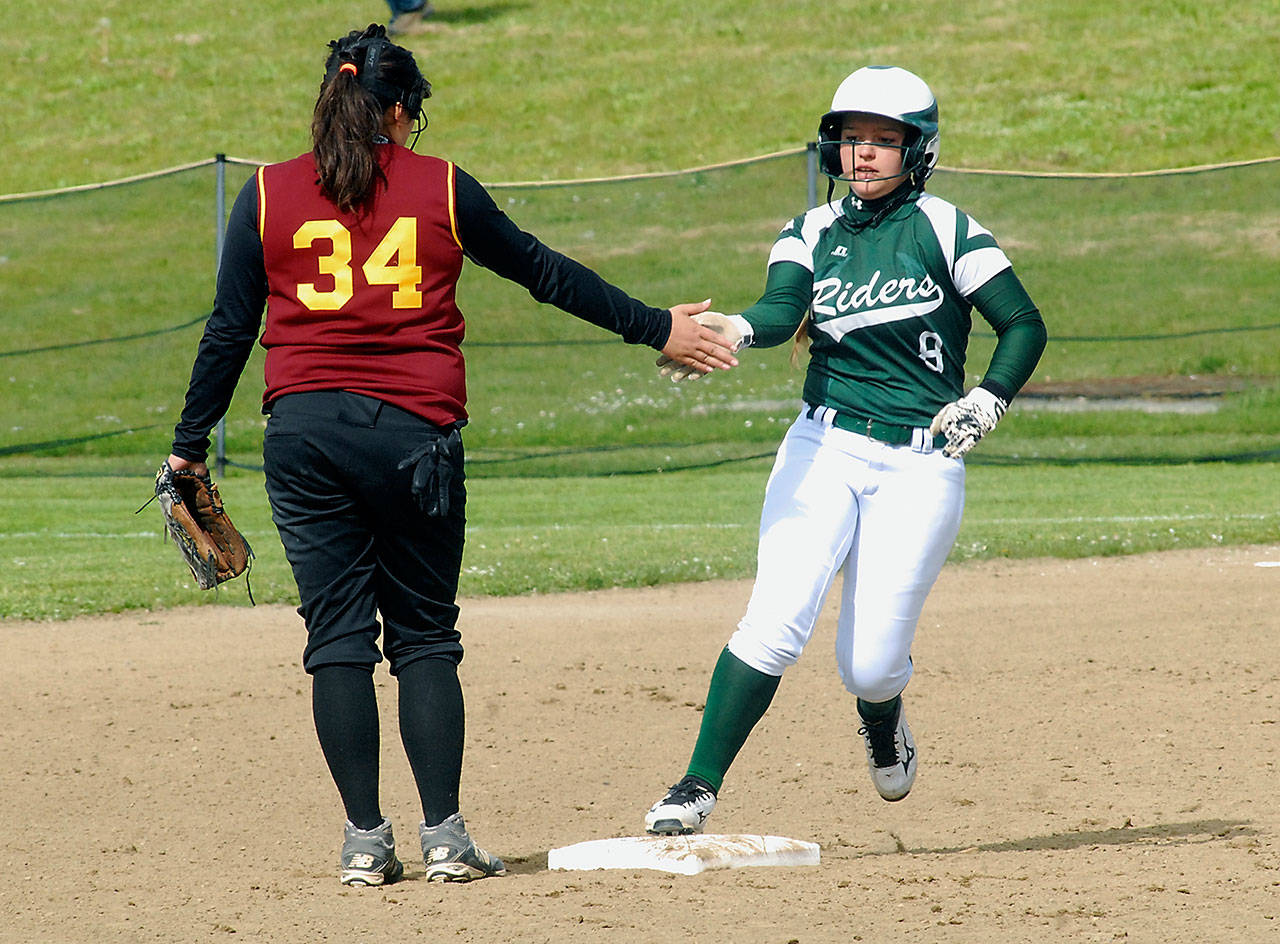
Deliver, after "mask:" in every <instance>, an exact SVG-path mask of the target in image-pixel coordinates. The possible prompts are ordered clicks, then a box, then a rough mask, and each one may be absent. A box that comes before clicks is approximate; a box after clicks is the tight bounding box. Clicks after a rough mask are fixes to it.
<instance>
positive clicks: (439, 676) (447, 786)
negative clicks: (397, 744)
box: [397, 659, 466, 826]
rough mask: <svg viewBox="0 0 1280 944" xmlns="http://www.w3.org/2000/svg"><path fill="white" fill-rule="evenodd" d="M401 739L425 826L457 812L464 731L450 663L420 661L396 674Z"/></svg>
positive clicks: (454, 669) (455, 674)
mask: <svg viewBox="0 0 1280 944" xmlns="http://www.w3.org/2000/svg"><path fill="white" fill-rule="evenodd" d="M397 679H398V681H399V683H400V740H401V742H402V743H403V744H404V751H405V754H407V755H408V757H409V766H410V767H411V768H412V769H413V779H414V781H415V782H416V783H417V785H418V796H419V798H420V799H421V800H422V816H423V820H424V821H425V822H426V824H427V825H428V826H438V825H439V824H440V823H442V822H444V821H445V820H446V819H448V818H449V817H450V816H452V815H453V814H454V813H456V812H458V785H459V783H460V782H461V780H462V745H463V737H464V734H465V729H466V719H465V710H464V707H463V700H462V685H461V684H460V683H459V682H458V666H457V664H456V663H455V662H454V661H453V660H451V659H419V660H418V661H416V662H411V663H409V664H408V665H407V666H405V667H404V668H403V669H401V670H400V674H399V676H397Z"/></svg>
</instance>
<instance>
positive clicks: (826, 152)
mask: <svg viewBox="0 0 1280 944" xmlns="http://www.w3.org/2000/svg"><path fill="white" fill-rule="evenodd" d="M843 118H844V116H843V115H838V114H835V113H831V114H827V115H824V116H823V118H822V121H821V122H819V124H818V169H819V170H821V171H822V173H824V174H826V175H827V176H828V177H842V176H843V175H844V168H843V167H842V166H841V164H840V136H841V134H842V131H843V127H844V121H843Z"/></svg>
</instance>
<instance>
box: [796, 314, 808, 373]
mask: <svg viewBox="0 0 1280 944" xmlns="http://www.w3.org/2000/svg"><path fill="white" fill-rule="evenodd" d="M812 321H813V312H812V311H806V312H805V313H804V317H803V318H801V319H800V326H799V327H798V328H796V333H795V335H793V336H792V338H791V367H792V369H793V370H799V369H800V355H801V354H803V353H804V352H805V351H807V350H809V325H810V323H811V322H812Z"/></svg>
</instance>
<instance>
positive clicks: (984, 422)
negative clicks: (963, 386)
mask: <svg viewBox="0 0 1280 944" xmlns="http://www.w3.org/2000/svg"><path fill="white" fill-rule="evenodd" d="M1008 408H1009V404H1008V403H1006V402H1005V401H1004V400H1001V399H1000V398H999V397H998V396H996V395H995V394H994V393H992V392H991V391H990V390H988V389H987V388H986V387H974V388H973V389H972V390H970V391H969V392H968V393H966V394H965V395H964V396H963V397H961V398H960V399H959V400H955V401H954V402H952V403H948V404H947V405H946V406H944V407H943V408H942V409H941V410H939V411H938V415H937V416H935V417H934V418H933V422H932V423H930V424H929V432H930V433H931V434H932V435H934V436H937V435H938V434H939V433H945V434H946V437H947V444H946V445H945V446H943V447H942V454H943V455H944V456H946V457H947V458H949V459H958V458H960V457H961V456H963V455H964V454H965V453H966V452H968V451H969V450H970V449H972V448H973V447H974V446H975V445H977V442H978V440H979V439H981V438H982V437H983V436H985V435H987V433H989V432H991V431H992V430H993V429H995V428H996V423H998V422H1000V417H1002V416H1004V411H1005V410H1007V409H1008Z"/></svg>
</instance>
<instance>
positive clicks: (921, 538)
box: [729, 412, 964, 701]
mask: <svg viewBox="0 0 1280 944" xmlns="http://www.w3.org/2000/svg"><path fill="white" fill-rule="evenodd" d="M917 439H918V440H919V439H920V437H917ZM924 448H925V449H927V450H929V451H916V450H915V449H914V448H913V447H912V446H911V445H904V446H890V445H888V444H886V443H882V442H878V441H876V440H873V439H868V438H867V437H866V436H862V435H859V434H857V433H852V432H848V431H846V430H843V429H838V428H836V427H833V426H828V425H825V424H824V423H823V422H822V421H821V420H820V419H809V418H808V417H806V416H805V414H804V413H803V412H802V413H801V415H800V417H799V419H797V420H796V422H795V423H794V424H793V425H792V427H791V428H790V430H788V432H787V435H786V437H785V438H784V439H783V441H782V445H781V447H780V448H779V449H778V456H777V459H776V460H775V462H774V466H773V472H772V473H771V474H770V476H769V483H768V485H767V486H766V488H765V497H764V509H763V511H762V512H761V516H760V549H759V556H758V561H757V571H756V581H755V587H754V589H753V590H752V593H751V601H750V603H748V605H747V612H746V615H745V616H744V617H743V618H742V621H741V622H740V623H739V624H738V629H737V632H735V633H734V634H733V636H732V637H731V638H730V640H729V651H730V652H732V653H733V654H734V655H735V656H736V657H737V658H739V659H741V660H742V661H743V662H745V663H746V664H747V665H749V666H751V667H752V668H754V669H756V670H758V671H760V672H764V673H765V674H767V675H779V676H780V675H782V673H783V671H784V670H785V669H786V668H787V666H790V665H794V664H795V662H796V660H798V659H799V658H800V652H801V650H803V649H804V646H805V643H807V642H808V641H809V637H810V635H812V633H813V627H814V624H815V623H816V622H817V619H818V614H819V613H820V612H821V610H822V604H823V601H824V600H825V599H826V595H827V591H828V590H829V589H830V588H831V583H832V581H833V580H834V578H835V575H836V573H837V571H841V570H843V573H844V586H843V590H842V596H841V601H840V616H839V621H838V623H837V630H836V664H837V665H838V667H839V669H840V678H841V681H842V682H843V683H844V687H845V688H846V689H847V690H848V691H849V692H850V693H852V694H854V695H857V696H858V697H860V698H862V699H864V700H866V701H888V700H889V699H891V698H893V697H894V696H895V695H897V694H899V693H900V692H901V691H902V690H903V689H904V688H905V687H906V685H907V682H908V681H909V680H910V679H911V643H912V639H913V638H914V636H915V629H916V622H917V621H918V620H919V618H920V611H921V609H922V608H923V606H924V600H925V597H926V596H928V594H929V590H930V589H931V588H932V587H933V583H934V581H935V580H936V579H937V577H938V574H939V572H940V571H941V570H942V565H943V563H945V561H946V559H947V554H948V553H949V552H950V550H951V546H952V545H953V544H954V543H955V539H956V534H957V533H958V532H959V530H960V517H961V514H962V513H963V510H964V462H963V461H961V460H959V459H948V458H946V457H945V456H944V455H943V454H942V450H940V449H939V450H933V449H932V448H931V444H928V445H926V446H925V447H924Z"/></svg>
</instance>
